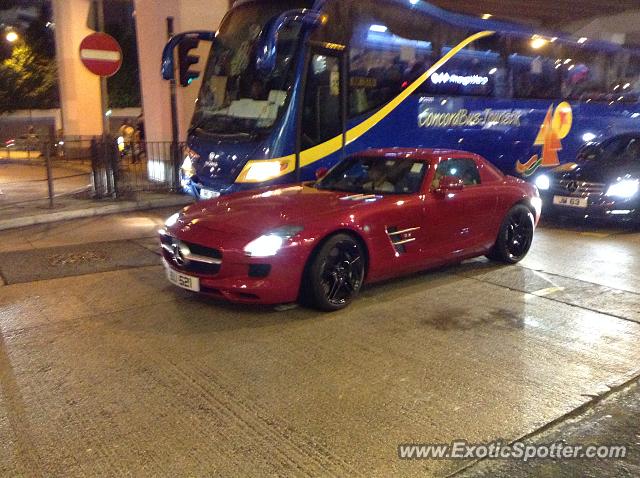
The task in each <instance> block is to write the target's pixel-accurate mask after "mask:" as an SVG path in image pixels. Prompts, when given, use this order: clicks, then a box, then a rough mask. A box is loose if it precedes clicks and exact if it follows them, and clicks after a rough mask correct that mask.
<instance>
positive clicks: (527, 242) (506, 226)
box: [487, 204, 535, 264]
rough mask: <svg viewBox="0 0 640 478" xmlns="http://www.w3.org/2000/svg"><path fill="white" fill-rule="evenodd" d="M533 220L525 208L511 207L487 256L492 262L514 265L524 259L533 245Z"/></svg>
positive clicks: (519, 206) (521, 206)
mask: <svg viewBox="0 0 640 478" xmlns="http://www.w3.org/2000/svg"><path fill="white" fill-rule="evenodd" d="M534 229H535V220H534V218H533V214H532V213H531V211H530V210H529V208H527V207H526V206H523V205H521V204H519V205H517V206H515V207H513V208H512V209H511V210H510V211H509V212H508V213H507V216H506V217H505V219H504V221H503V222H502V225H501V226H500V232H499V233H498V238H497V239H496V243H495V245H494V246H493V248H492V249H491V251H490V252H489V254H487V257H488V258H489V259H491V260H494V261H499V262H504V263H507V264H516V263H518V262H520V261H521V260H522V259H524V258H525V256H526V255H527V253H528V252H529V249H531V244H532V243H533V232H534Z"/></svg>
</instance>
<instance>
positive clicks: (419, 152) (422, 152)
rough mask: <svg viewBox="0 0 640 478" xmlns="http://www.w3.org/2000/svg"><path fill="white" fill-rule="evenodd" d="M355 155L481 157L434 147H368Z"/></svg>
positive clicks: (431, 158) (430, 158)
mask: <svg viewBox="0 0 640 478" xmlns="http://www.w3.org/2000/svg"><path fill="white" fill-rule="evenodd" d="M353 156H356V157H367V158H385V159H407V158H410V159H415V160H417V161H429V162H432V161H438V160H439V159H440V158H441V157H443V156H446V157H447V158H476V159H477V158H479V156H478V155H477V154H474V153H470V152H468V151H459V150H455V149H432V148H380V149H368V150H366V151H362V152H360V153H356V154H354V155H353Z"/></svg>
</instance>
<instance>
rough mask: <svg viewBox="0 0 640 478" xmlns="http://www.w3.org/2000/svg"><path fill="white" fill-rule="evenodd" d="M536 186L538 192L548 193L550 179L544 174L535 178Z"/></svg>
mask: <svg viewBox="0 0 640 478" xmlns="http://www.w3.org/2000/svg"><path fill="white" fill-rule="evenodd" d="M536 186H538V189H539V190H540V191H548V190H549V188H550V187H551V179H549V176H547V175H546V174H541V175H540V176H538V177H537V178H536Z"/></svg>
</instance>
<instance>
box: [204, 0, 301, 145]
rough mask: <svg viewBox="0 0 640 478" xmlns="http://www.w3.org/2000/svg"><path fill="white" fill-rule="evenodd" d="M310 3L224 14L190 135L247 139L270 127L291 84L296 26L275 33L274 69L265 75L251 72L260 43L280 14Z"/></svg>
mask: <svg viewBox="0 0 640 478" xmlns="http://www.w3.org/2000/svg"><path fill="white" fill-rule="evenodd" d="M312 3H313V2H312V1H304V0H275V1H268V2H247V3H244V4H241V5H239V6H237V7H236V8H234V9H233V10H232V11H231V12H230V14H229V15H228V16H227V18H226V19H225V21H224V23H223V25H222V26H221V28H220V31H219V32H218V36H217V37H216V42H215V43H214V46H213V47H212V49H211V53H210V56H209V60H208V64H207V68H206V72H205V75H204V80H203V83H202V88H201V90H200V95H199V97H198V101H197V104H196V109H195V113H194V117H193V122H192V125H193V126H192V130H196V129H198V130H202V131H203V132H205V133H209V134H214V135H234V136H247V137H253V136H255V135H257V134H260V133H264V132H267V131H268V130H269V129H270V128H271V127H272V126H273V124H274V123H275V121H276V119H277V118H278V117H279V115H280V113H281V112H282V110H283V109H284V107H285V105H286V104H287V100H288V96H289V93H290V89H291V87H292V84H293V78H294V75H293V73H294V72H293V67H294V64H295V57H296V52H297V50H298V44H299V33H300V26H299V25H297V24H295V25H292V26H289V27H285V28H283V29H282V30H281V31H280V33H279V35H278V55H277V60H276V67H275V69H274V70H273V72H272V73H270V74H264V73H263V72H260V71H258V70H257V69H256V53H257V49H258V46H259V43H260V37H261V34H262V32H263V31H264V30H266V27H268V25H269V23H270V21H272V20H274V19H275V18H276V17H277V16H278V15H280V14H281V13H283V12H285V11H287V10H291V9H296V8H309V7H310V6H311V4H312Z"/></svg>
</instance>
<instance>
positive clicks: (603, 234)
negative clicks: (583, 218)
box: [580, 232, 613, 239]
mask: <svg viewBox="0 0 640 478" xmlns="http://www.w3.org/2000/svg"><path fill="white" fill-rule="evenodd" d="M580 235H581V236H585V237H595V238H597V239H606V238H607V237H611V236H612V235H613V234H611V233H608V232H581V233H580Z"/></svg>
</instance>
